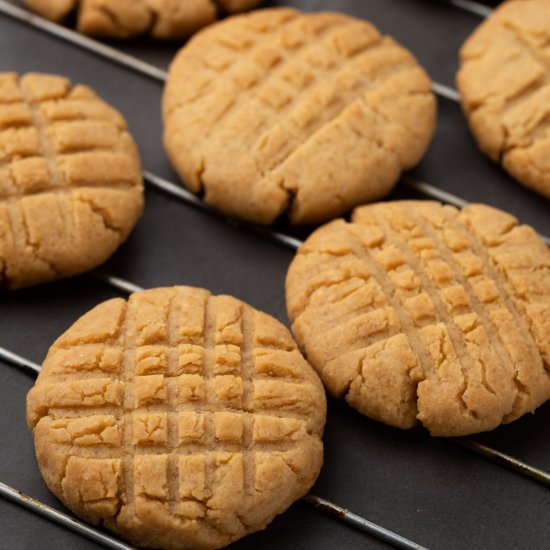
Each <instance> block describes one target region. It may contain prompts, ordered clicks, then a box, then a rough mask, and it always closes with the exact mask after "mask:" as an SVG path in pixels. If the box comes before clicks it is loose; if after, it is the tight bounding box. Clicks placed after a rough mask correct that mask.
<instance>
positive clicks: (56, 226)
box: [0, 73, 143, 287]
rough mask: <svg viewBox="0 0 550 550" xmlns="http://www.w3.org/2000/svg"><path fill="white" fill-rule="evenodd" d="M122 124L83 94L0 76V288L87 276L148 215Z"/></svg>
mask: <svg viewBox="0 0 550 550" xmlns="http://www.w3.org/2000/svg"><path fill="white" fill-rule="evenodd" d="M142 187H143V186H142V180H141V174H140V163H139V158H138V153H137V150H136V147H135V144H134V142H133V140H132V138H131V137H130V135H129V134H128V131H127V128H126V123H125V122H124V120H123V118H122V117H121V116H120V114H119V113H117V112H116V111H115V110H114V109H112V108H110V107H109V106H108V105H106V104H105V103H104V102H103V101H101V100H100V99H99V98H98V97H97V96H96V95H95V94H94V93H93V92H92V91H91V90H90V89H89V88H87V87H86V86H75V87H72V86H71V84H70V82H69V81H68V80H67V79H65V78H62V77H57V76H49V75H43V74H28V75H25V76H23V77H22V78H19V77H18V76H17V75H15V74H13V73H0V285H2V286H8V287H18V286H27V285H30V284H35V283H38V282H43V281H47V280H51V279H56V278H58V277H62V276H68V275H72V274H75V273H79V272H82V271H85V270H87V269H91V268H92V267H95V266H96V265H98V264H100V263H102V262H103V261H104V260H106V259H107V258H108V257H109V256H110V255H111V254H112V252H114V250H115V249H116V248H117V247H118V245H119V244H120V243H121V242H122V241H124V240H125V239H126V237H127V235H128V233H129V232H130V229H131V228H132V227H133V225H134V223H135V221H136V219H137V217H138V216H139V214H140V212H141V209H142V203H143V199H142Z"/></svg>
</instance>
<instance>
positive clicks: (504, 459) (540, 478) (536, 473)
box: [452, 438, 550, 485]
mask: <svg viewBox="0 0 550 550" xmlns="http://www.w3.org/2000/svg"><path fill="white" fill-rule="evenodd" d="M452 441H454V442H455V443H456V444H457V445H460V446H461V447H465V448H467V449H470V450H471V451H474V452H476V453H477V454H479V455H481V456H484V457H486V458H489V459H490V460H492V461H493V462H496V463H497V464H500V465H502V466H506V468H509V469H510V470H514V471H516V472H518V473H519V474H521V475H523V476H525V477H529V478H531V479H533V480H535V481H537V482H538V483H542V484H543V485H550V473H549V472H545V471H544V470H540V469H539V468H535V467H534V466H529V464H525V462H521V460H517V459H516V458H514V457H513V456H510V455H507V454H505V453H501V452H500V451H497V450H495V449H492V448H491V447H487V445H483V444H482V443H478V442H477V441H473V440H471V439H466V438H456V439H453V440H452Z"/></svg>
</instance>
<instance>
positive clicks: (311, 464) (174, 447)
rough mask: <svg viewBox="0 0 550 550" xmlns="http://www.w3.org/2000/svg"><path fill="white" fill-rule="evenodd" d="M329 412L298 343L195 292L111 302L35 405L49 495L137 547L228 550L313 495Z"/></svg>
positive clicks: (221, 299) (55, 349)
mask: <svg viewBox="0 0 550 550" xmlns="http://www.w3.org/2000/svg"><path fill="white" fill-rule="evenodd" d="M325 415H326V402H325V394H324V390H323V386H322V384H321V382H320V380H319V378H318V376H317V375H316V374H315V371H314V370H313V369H312V368H311V367H310V366H309V365H308V364H307V363H306V361H305V360H304V358H303V357H302V355H301V354H300V352H299V351H298V349H297V347H296V344H295V343H294V340H293V339H292V336H291V335H290V333H289V331H288V330H287V329H286V328H285V327H284V326H283V325H281V324H280V323H279V322H278V321H276V320H275V319H273V318H272V317H270V316H268V315H266V314H264V313H261V312H259V311H257V310H255V309H253V308H252V307H250V306H248V305H246V304H244V303H243V302H241V301H239V300H237V299H235V298H231V297H229V296H217V297H214V296H212V295H210V293H209V292H207V291H205V290H201V289H196V288H190V287H175V288H160V289H154V290H147V291H143V292H139V293H136V294H133V295H132V296H131V297H130V298H129V300H128V301H127V302H126V301H125V300H122V299H114V300H110V301H108V302H104V303H102V304H100V305H99V306H97V307H96V308H94V309H93V310H91V311H90V312H89V313H87V314H86V315H84V316H83V317H82V318H81V319H79V320H78V321H77V322H76V323H75V324H74V325H73V326H72V327H71V328H69V330H67V332H66V333H65V334H63V335H62V336H61V337H60V338H59V339H58V340H57V341H56V342H55V343H54V345H53V346H52V348H51V349H50V351H49V353H48V356H47V357H46V360H45V362H44V365H43V367H42V372H41V374H40V376H39V377H38V380H37V382H36V384H35V386H34V388H33V389H31V390H30V392H29V394H28V397H27V419H28V424H29V427H30V429H31V430H32V431H33V433H34V442H35V448H36V455H37V459H38V463H39V465H40V469H41V471H42V474H43V476H44V479H45V481H46V483H47V485H48V487H49V488H50V489H51V490H52V491H53V493H54V494H55V495H56V496H57V497H58V498H59V499H60V500H61V501H62V502H64V503H65V504H66V505H67V506H68V507H69V508H70V509H71V510H72V511H73V512H75V513H76V514H78V515H79V516H81V517H83V518H85V519H86V520H88V521H90V522H92V523H97V524H99V523H101V524H103V525H105V526H106V527H108V528H109V529H111V530H113V531H115V532H116V533H118V534H120V535H122V536H123V537H125V538H127V539H128V540H130V541H132V542H133V543H135V544H137V545H139V546H147V547H153V548H166V549H174V550H176V549H186V548H201V549H209V548H219V547H222V546H225V545H226V544H229V543H230V542H232V541H234V540H236V539H239V538H240V537H242V536H244V535H246V534H248V533H251V532H253V531H257V530H260V529H263V528H265V527H266V526H267V524H268V523H269V522H271V520H272V519H273V518H274V517H275V515H277V514H280V513H282V512H283V511H284V510H286V508H288V506H290V505H291V504H292V503H293V502H294V501H295V500H297V499H298V498H300V497H302V496H303V495H304V494H305V493H306V492H307V491H308V490H309V488H310V487H311V486H312V485H313V483H314V481H315V479H316V478H317V475H318V474H319V470H320V468H321V464H322V461H323V444H322V441H321V436H322V431H323V427H324V423H325Z"/></svg>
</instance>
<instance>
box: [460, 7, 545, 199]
mask: <svg viewBox="0 0 550 550" xmlns="http://www.w3.org/2000/svg"><path fill="white" fill-rule="evenodd" d="M549 43H550V4H549V3H548V2H547V1H546V0H525V1H524V0H522V1H521V2H520V1H517V0H515V1H510V2H503V3H502V5H501V6H500V7H498V8H497V9H496V10H495V11H494V12H493V14H492V15H491V17H489V18H488V19H487V21H484V22H483V23H482V24H481V25H480V26H479V28H478V29H476V30H475V32H474V33H473V34H472V36H470V38H468V40H467V41H466V43H465V44H464V46H463V47H462V49H461V52H460V59H461V67H460V70H459V72H458V75H457V85H458V89H459V91H460V94H461V99H462V105H463V108H464V110H465V112H466V115H467V117H468V120H469V124H470V128H471V129H472V131H473V133H474V135H475V137H476V139H477V141H478V143H479V146H480V148H481V149H482V150H483V151H484V152H485V153H487V154H488V155H489V156H490V157H491V158H492V159H493V160H495V161H497V162H500V163H501V164H502V166H503V167H504V168H505V169H506V170H507V171H508V172H509V173H510V174H511V175H512V176H513V177H514V178H516V179H517V180H518V181H520V182H521V183H523V184H524V185H526V186H527V187H530V188H531V189H534V190H535V191H537V192H539V193H541V194H543V195H545V196H546V197H549V198H550V160H549V159H550V131H549V128H550V125H549V121H550V54H549V50H548V44H549Z"/></svg>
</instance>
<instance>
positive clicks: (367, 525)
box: [0, 0, 550, 550]
mask: <svg viewBox="0 0 550 550" xmlns="http://www.w3.org/2000/svg"><path fill="white" fill-rule="evenodd" d="M418 1H421V0H418ZM447 4H449V6H451V7H452V8H457V9H459V10H462V11H465V12H469V13H471V14H473V15H475V16H476V17H487V16H488V15H490V13H491V8H489V7H488V6H486V5H483V4H480V3H477V2H472V1H469V0H448V1H447ZM321 7H322V6H315V8H316V9H320V8H321ZM0 14H2V15H4V16H6V17H9V18H11V19H14V20H16V21H18V22H20V23H22V24H23V25H25V26H29V27H32V28H34V29H37V30H39V31H42V32H45V33H47V34H49V35H51V36H54V37H56V38H57V39H59V40H61V41H63V42H64V43H66V44H68V45H70V46H71V47H72V46H74V47H80V48H82V49H84V50H85V51H87V52H89V53H92V54H94V55H97V56H99V57H101V58H103V59H105V60H108V61H109V62H111V63H113V64H116V65H117V66H120V67H123V68H126V69H129V70H131V71H134V72H135V73H137V74H138V75H140V76H141V77H144V78H147V79H150V80H153V81H156V82H159V83H161V84H163V83H164V82H165V80H166V77H167V74H166V72H165V71H164V70H163V69H162V68H159V67H157V66H155V65H154V64H151V63H149V62H146V61H144V60H143V59H140V58H139V57H136V56H135V55H130V54H128V53H125V52H123V51H121V50H120V49H118V48H117V47H113V46H110V45H106V44H103V43H100V42H98V41H96V40H93V39H90V38H87V37H84V36H81V35H79V34H77V33H75V32H74V31H72V30H70V29H68V28H65V27H62V26H59V25H56V24H54V23H51V22H49V21H46V20H44V19H42V18H40V17H37V16H35V15H33V14H31V13H30V12H28V11H27V10H25V9H22V8H21V7H20V6H18V5H17V4H16V3H13V2H6V1H4V0H0ZM99 91H100V90H99ZM433 91H434V92H435V93H436V94H437V95H438V96H439V97H440V98H441V99H442V100H443V101H449V102H453V103H457V102H458V100H459V97H458V93H457V92H456V90H455V89H454V88H452V87H450V86H448V85H445V84H442V83H439V82H434V83H433ZM143 177H144V180H145V182H146V183H147V184H148V186H149V187H150V188H151V189H153V190H154V191H160V192H162V193H163V194H165V195H166V196H167V197H168V198H169V199H170V200H175V201H179V202H183V203H184V204H186V205H191V206H193V207H195V208H197V209H199V210H200V211H202V212H205V213H207V214H208V215H213V216H217V217H218V218H220V217H221V218H223V216H221V215H220V214H219V213H217V212H216V211H214V210H213V209H211V208H210V207H209V206H208V205H206V204H205V203H204V202H203V201H202V200H201V199H200V198H198V197H197V196H195V195H193V194H192V193H190V192H188V191H186V190H185V189H184V188H182V187H181V186H180V185H179V184H176V183H174V182H172V181H169V180H168V179H166V178H165V177H161V176H160V175H158V174H156V173H153V172H151V171H148V170H144V172H143ZM400 185H401V187H402V188H403V189H408V190H409V191H411V192H413V193H415V194H416V195H421V196H423V197H425V198H431V199H437V200H440V201H442V202H445V203H448V204H452V205H454V206H456V207H458V208H462V207H464V206H465V205H466V204H467V201H466V200H465V199H463V198H461V197H459V196H457V195H455V194H452V193H450V192H448V191H446V190H444V189H441V188H439V187H437V186H434V185H432V184H430V183H427V182H424V181H421V180H419V179H417V178H415V177H412V176H404V177H403V178H402V180H401V182H400ZM228 222H229V223H230V224H231V225H233V226H235V225H237V226H238V227H239V230H241V229H242V230H243V231H250V232H252V233H255V234H257V235H258V236H259V237H260V238H265V239H269V240H271V241H274V242H275V243H277V244H279V245H281V246H283V247H286V248H288V249H290V250H292V251H295V250H296V249H297V248H298V247H299V246H300V244H301V242H302V241H301V239H300V238H299V237H298V236H297V235H296V234H295V232H294V233H293V232H291V231H289V230H288V228H286V229H283V230H274V229H272V228H265V227H260V226H257V225H254V224H248V223H243V222H237V221H235V220H228ZM541 237H542V238H543V239H544V240H545V241H546V243H547V244H549V245H550V239H549V238H548V237H547V236H545V235H541ZM91 277H94V278H96V279H98V280H100V281H101V282H102V283H105V284H106V285H109V286H110V287H111V288H112V289H113V290H115V291H116V292H117V293H120V294H122V295H126V294H129V293H131V292H135V291H139V290H141V287H140V286H138V285H137V284H135V283H133V282H131V281H128V280H126V279H124V278H122V277H118V276H115V275H111V274H109V273H107V272H104V271H96V272H94V273H92V274H91ZM4 346H7V342H3V341H2V339H1V336H0V360H2V361H3V362H5V363H7V364H10V365H12V366H15V367H17V368H19V369H21V370H22V371H26V372H28V373H30V374H32V375H36V374H37V373H38V372H39V371H40V366H39V365H38V364H37V363H35V362H34V361H32V360H30V359H28V358H26V357H23V356H21V355H19V354H17V353H15V352H13V351H10V349H8V347H4ZM449 441H452V442H453V443H456V444H457V445H460V446H462V447H466V448H467V449H469V450H471V451H474V452H475V453H477V454H479V455H481V456H483V457H486V458H488V459H490V460H491V461H493V462H497V463H500V464H501V465H503V466H506V467H507V468H509V469H511V470H513V471H514V472H515V473H518V474H521V475H523V476H525V477H527V478H531V479H532V480H534V481H537V482H539V483H540V484H541V485H543V486H549V485H550V474H549V473H547V472H545V471H543V470H541V469H540V468H536V467H535V466H532V465H530V464H527V463H525V462H523V461H521V460H519V459H517V458H514V457H513V456H511V455H509V454H507V453H503V452H501V451H499V450H497V449H495V448H493V447H492V446H488V445H485V444H482V443H480V442H478V441H475V440H473V439H470V438H453V439H450V440H449ZM526 490H528V488H526ZM0 495H1V496H3V497H4V498H6V499H8V500H10V501H12V502H14V503H16V504H18V505H20V506H22V507H25V508H27V509H28V510H30V511H31V512H33V513H35V514H38V515H41V516H44V517H46V518H48V519H50V520H52V521H54V522H56V523H58V524H59V525H61V526H63V527H64V528H66V529H69V530H72V531H74V532H76V533H78V534H80V535H83V536H85V537H87V538H89V539H91V540H93V541H94V542H96V543H98V544H100V545H103V546H104V547H107V548H113V549H126V550H127V549H129V548H131V546H129V545H128V544H126V543H124V542H122V541H120V540H118V539H116V538H115V537H113V536H111V535H109V534H107V533H105V532H103V531H102V530H98V529H95V528H93V527H91V526H88V525H86V524H85V523H83V522H81V521H79V520H77V519H75V518H74V517H72V516H69V515H67V514H65V513H64V512H61V511H59V510H57V509H55V508H52V507H51V506H48V505H47V504H44V503H42V502H40V501H38V500H36V499H33V498H31V497H29V496H27V495H24V494H23V493H21V492H19V491H17V490H16V489H14V488H13V487H11V486H9V485H7V484H5V483H2V482H0ZM303 501H304V502H305V503H307V504H309V505H311V506H312V507H313V508H314V509H316V510H318V511H319V512H321V513H324V514H327V515H329V516H332V517H334V518H336V519H338V520H340V521H341V522H343V523H347V524H349V525H351V526H352V527H355V528H356V529H358V530H360V531H362V532H364V533H366V534H368V535H370V536H373V537H376V538H377V539H378V540H381V541H383V542H385V543H388V544H391V545H393V546H395V547H398V548H404V549H414V548H415V549H422V548H425V547H424V546H421V545H420V544H418V543H416V542H414V541H412V540H410V539H409V538H405V537H403V536H401V535H399V534H397V533H396V532H393V531H391V530H388V529H385V528H384V527H382V526H380V525H377V524H376V523H374V522H371V521H369V520H368V519H366V518H364V517H361V516H360V515H358V514H355V513H353V512H352V511H350V510H348V509H346V508H345V507H343V506H339V505H338V504H335V503H333V502H330V501H329V500H326V499H324V498H320V497H318V496H315V495H311V494H310V495H307V496H306V497H304V499H303ZM478 542H480V541H478ZM481 545H482V546H483V544H481Z"/></svg>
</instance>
